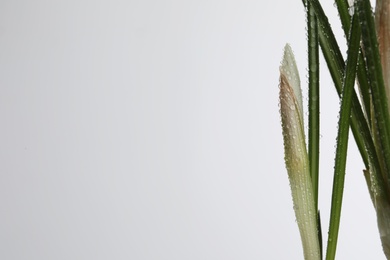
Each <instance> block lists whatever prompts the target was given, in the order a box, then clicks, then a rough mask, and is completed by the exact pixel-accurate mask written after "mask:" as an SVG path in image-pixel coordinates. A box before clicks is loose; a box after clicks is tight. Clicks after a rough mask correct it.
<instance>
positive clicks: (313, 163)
mask: <svg viewBox="0 0 390 260" xmlns="http://www.w3.org/2000/svg"><path fill="white" fill-rule="evenodd" d="M307 34H308V60H309V66H308V71H309V140H308V141H309V143H308V144H309V145H308V152H309V162H310V177H311V181H312V186H313V195H314V203H315V209H316V212H318V176H319V154H320V149H319V148H320V93H319V82H320V78H319V43H318V24H317V18H316V16H315V13H314V9H313V8H312V6H311V4H310V3H307ZM319 221H320V219H319V217H318V216H317V227H318V236H319V237H318V239H319V241H321V240H322V237H321V233H322V232H321V230H320V229H321V223H319ZM320 248H321V251H322V244H320Z"/></svg>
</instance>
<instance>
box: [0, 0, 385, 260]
mask: <svg viewBox="0 0 390 260" xmlns="http://www.w3.org/2000/svg"><path fill="white" fill-rule="evenodd" d="M322 2H324V8H325V11H326V12H327V13H328V14H329V16H330V21H331V23H332V24H333V27H334V28H335V31H336V33H337V35H338V37H339V39H340V42H342V43H343V44H342V49H343V53H345V46H344V45H345V44H344V42H345V39H344V38H343V36H342V33H341V31H340V29H339V25H340V22H339V19H338V17H337V15H336V11H335V8H334V7H333V5H332V3H328V4H327V5H325V2H332V1H322ZM305 23H306V22H305V14H304V9H303V5H302V2H301V1H298V0H297V1H287V0H279V1H261V0H256V1H254V0H241V1H238V0H237V1H236V0H228V1H221V0H208V1H204V0H199V1H174V0H165V1H152V0H143V1H125V0H110V1H108V0H106V1H92V0H77V1H76V0H68V1H43V0H37V1H23V0H13V1H9V0H3V1H1V3H0V86H1V88H0V90H1V92H0V119H1V131H0V133H1V134H0V146H1V149H0V245H1V246H0V259H18V260H22V259H134V260H142V259H169V260H176V259H177V260H179V259H180V260H182V259H194V260H195V259H197V260H198V259H202V260H206V259H210V260H211V259H213V260H215V259H240V260H241V259H303V254H302V249H301V244H300V237H299V232H298V228H297V226H296V224H295V217H294V212H293V209H292V200H291V196H290V190H289V184H288V178H287V173H286V170H285V168H284V161H283V145H282V133H281V128H280V120H279V114H278V111H279V108H278V70H279V64H280V60H281V57H282V52H283V47H284V45H285V43H286V42H289V43H291V46H292V48H293V49H294V51H295V54H296V59H297V62H298V66H299V70H300V73H301V80H302V85H303V91H304V96H307V94H306V93H307V86H306V85H307V84H306V75H305V73H306V33H305V26H306V25H305ZM323 68H324V66H323ZM321 77H322V80H323V81H322V82H323V83H322V85H321V94H322V99H321V105H322V110H321V119H322V122H321V135H322V137H321V173H320V175H321V176H320V178H321V180H320V181H321V183H320V205H319V206H320V208H321V213H322V223H323V233H324V240H325V241H326V236H327V226H328V219H329V203H330V194H331V183H332V174H333V161H334V145H335V138H336V129H337V126H336V123H337V114H338V100H337V97H336V92H335V90H334V87H333V85H332V82H331V81H330V79H329V75H328V73H327V72H326V70H325V69H323V71H322V74H321ZM351 140H352V142H351V145H350V148H351V150H350V154H349V157H348V166H347V176H346V187H345V197H344V198H345V199H344V207H343V215H342V219H341V228H340V236H339V245H338V251H337V258H338V259H384V256H383V254H382V249H381V245H380V240H379V234H378V231H377V227H376V218H375V213H374V209H373V206H372V204H371V201H370V199H369V195H368V191H367V187H366V184H365V181H364V178H363V174H362V170H363V165H362V163H361V159H360V157H359V155H358V153H357V152H356V147H355V146H354V144H353V139H351Z"/></svg>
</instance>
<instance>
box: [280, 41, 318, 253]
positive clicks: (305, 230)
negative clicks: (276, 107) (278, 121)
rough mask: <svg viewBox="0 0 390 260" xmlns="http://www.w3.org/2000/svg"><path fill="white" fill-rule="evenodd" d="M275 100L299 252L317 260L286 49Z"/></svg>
mask: <svg viewBox="0 0 390 260" xmlns="http://www.w3.org/2000/svg"><path fill="white" fill-rule="evenodd" d="M279 98H280V114H281V118H282V129H283V139H284V152H285V162H286V168H287V173H288V177H289V181H290V186H291V193H292V198H293V203H294V211H295V216H296V220H297V223H298V227H299V232H300V235H301V240H302V246H303V252H304V256H305V259H306V260H318V259H321V256H320V246H319V241H318V231H317V219H316V216H317V212H316V210H315V204H314V195H313V189H312V183H311V178H310V171H309V159H308V155H307V151H306V143H305V133H304V124H303V106H302V94H301V87H300V80H299V75H298V70H297V66H296V63H295V59H294V55H293V53H292V50H291V48H290V46H289V45H286V47H285V49H284V57H283V61H282V64H281V66H280V96H279Z"/></svg>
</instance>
